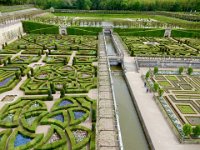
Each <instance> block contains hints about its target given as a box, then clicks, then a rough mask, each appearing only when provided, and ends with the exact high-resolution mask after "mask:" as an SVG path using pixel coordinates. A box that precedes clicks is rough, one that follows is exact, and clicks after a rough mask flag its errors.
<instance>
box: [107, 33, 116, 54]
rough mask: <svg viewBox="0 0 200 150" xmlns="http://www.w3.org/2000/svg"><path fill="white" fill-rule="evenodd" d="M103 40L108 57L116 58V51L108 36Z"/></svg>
mask: <svg viewBox="0 0 200 150" xmlns="http://www.w3.org/2000/svg"><path fill="white" fill-rule="evenodd" d="M105 39H106V47H107V54H108V56H116V50H115V48H114V46H113V42H112V39H111V37H110V36H109V35H106V36H105Z"/></svg>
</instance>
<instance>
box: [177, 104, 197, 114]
mask: <svg viewBox="0 0 200 150" xmlns="http://www.w3.org/2000/svg"><path fill="white" fill-rule="evenodd" d="M176 106H177V107H178V109H179V110H180V111H181V113H183V114H196V112H195V111H194V109H193V108H192V107H191V106H190V105H176Z"/></svg>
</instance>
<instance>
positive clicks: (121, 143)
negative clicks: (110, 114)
mask: <svg viewBox="0 0 200 150" xmlns="http://www.w3.org/2000/svg"><path fill="white" fill-rule="evenodd" d="M103 37H104V44H105V48H106V55H107V56H108V53H107V52H108V50H107V46H106V39H105V34H104V33H103ZM106 60H107V63H108V70H109V77H110V84H111V91H112V96H113V101H114V109H115V110H114V111H115V116H116V122H117V130H118V139H119V147H120V150H123V149H124V148H123V141H122V136H121V129H120V124H119V115H118V110H117V103H116V99H115V92H114V87H113V79H112V76H111V69H110V62H109V58H108V57H106Z"/></svg>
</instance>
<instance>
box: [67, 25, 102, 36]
mask: <svg viewBox="0 0 200 150" xmlns="http://www.w3.org/2000/svg"><path fill="white" fill-rule="evenodd" d="M100 32H102V28H101V27H68V28H67V34H68V35H98V34H99V33H100Z"/></svg>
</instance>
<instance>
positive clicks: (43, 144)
mask: <svg viewBox="0 0 200 150" xmlns="http://www.w3.org/2000/svg"><path fill="white" fill-rule="evenodd" d="M55 132H56V133H57V134H58V135H59V136H60V140H58V141H54V142H53V143H48V142H49V140H50V139H51V137H52V135H53V134H54V133H55ZM66 143H67V138H66V135H65V132H63V129H62V128H59V127H57V126H55V125H51V128H50V130H49V131H48V133H47V135H46V137H45V138H44V139H43V140H42V142H41V143H40V144H39V145H38V146H37V147H36V148H35V149H36V150H43V149H45V150H52V149H56V148H59V147H61V146H63V145H64V146H65V144H66Z"/></svg>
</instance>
